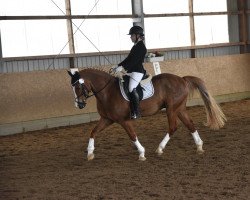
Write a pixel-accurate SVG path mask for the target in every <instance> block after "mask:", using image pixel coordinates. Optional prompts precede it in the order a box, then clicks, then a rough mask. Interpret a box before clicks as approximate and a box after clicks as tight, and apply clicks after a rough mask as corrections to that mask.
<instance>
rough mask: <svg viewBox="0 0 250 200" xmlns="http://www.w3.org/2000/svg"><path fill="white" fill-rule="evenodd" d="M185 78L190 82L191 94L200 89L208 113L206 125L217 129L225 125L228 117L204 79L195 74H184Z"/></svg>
mask: <svg viewBox="0 0 250 200" xmlns="http://www.w3.org/2000/svg"><path fill="white" fill-rule="evenodd" d="M183 79H184V80H185V81H186V82H187V83H188V87H189V91H190V92H191V95H192V94H193V91H195V90H198V91H199V93H200V95H201V98H202V99H203V101H204V104H205V109H206V114H207V123H206V124H205V125H206V126H208V127H210V128H211V129H215V130H216V129H219V128H221V127H223V126H224V124H225V121H226V120H227V119H226V117H225V115H224V113H223V112H222V110H221V108H220V107H219V105H218V104H217V103H216V102H215V100H214V98H213V97H212V96H211V95H210V94H209V92H208V90H207V88H206V86H205V83H204V81H203V80H201V79H200V78H197V77H194V76H184V77H183Z"/></svg>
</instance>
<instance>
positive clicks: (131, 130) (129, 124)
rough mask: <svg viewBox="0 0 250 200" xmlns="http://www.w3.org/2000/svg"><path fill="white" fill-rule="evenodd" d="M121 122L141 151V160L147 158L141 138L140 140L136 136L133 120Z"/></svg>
mask: <svg viewBox="0 0 250 200" xmlns="http://www.w3.org/2000/svg"><path fill="white" fill-rule="evenodd" d="M120 124H121V126H122V127H123V128H124V129H125V130H126V132H127V134H128V136H129V138H130V139H131V140H132V142H133V143H134V145H135V146H136V147H137V150H138V152H139V160H141V161H144V160H146V158H145V148H144V147H143V146H142V145H141V143H140V142H139V140H138V138H137V136H136V133H135V131H134V127H133V125H132V122H131V121H124V122H122V123H120Z"/></svg>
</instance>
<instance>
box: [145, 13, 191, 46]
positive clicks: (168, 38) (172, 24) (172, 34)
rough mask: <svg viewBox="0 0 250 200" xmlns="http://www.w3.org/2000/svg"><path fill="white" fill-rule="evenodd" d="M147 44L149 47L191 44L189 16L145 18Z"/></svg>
mask: <svg viewBox="0 0 250 200" xmlns="http://www.w3.org/2000/svg"><path fill="white" fill-rule="evenodd" d="M145 33H146V35H145V37H146V45H147V48H149V49H155V48H167V47H180V46H190V43H191V42H190V28H189V17H164V18H161V17H159V18H146V19H145Z"/></svg>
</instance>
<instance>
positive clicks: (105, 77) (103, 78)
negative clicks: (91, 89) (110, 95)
mask: <svg viewBox="0 0 250 200" xmlns="http://www.w3.org/2000/svg"><path fill="white" fill-rule="evenodd" d="M84 74H85V76H86V78H87V79H88V80H90V81H91V83H92V84H93V85H94V86H96V87H98V86H99V85H100V84H104V83H106V82H108V81H109V80H110V79H111V78H113V77H112V76H111V75H109V74H108V73H106V72H104V71H100V70H95V69H86V70H85V71H84Z"/></svg>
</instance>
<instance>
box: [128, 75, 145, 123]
mask: <svg viewBox="0 0 250 200" xmlns="http://www.w3.org/2000/svg"><path fill="white" fill-rule="evenodd" d="M142 77H143V74H142V73H138V72H132V73H131V76H130V80H129V98H130V108H131V112H132V114H131V118H132V119H136V118H138V117H139V116H140V113H139V95H138V93H137V91H136V87H137V86H138V84H139V83H140V81H141V79H142Z"/></svg>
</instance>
